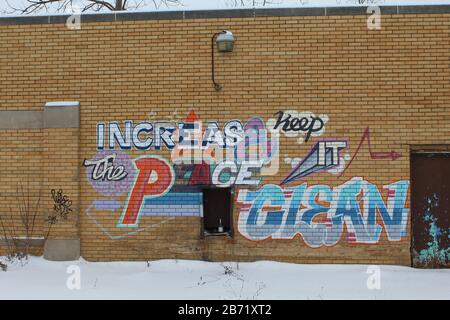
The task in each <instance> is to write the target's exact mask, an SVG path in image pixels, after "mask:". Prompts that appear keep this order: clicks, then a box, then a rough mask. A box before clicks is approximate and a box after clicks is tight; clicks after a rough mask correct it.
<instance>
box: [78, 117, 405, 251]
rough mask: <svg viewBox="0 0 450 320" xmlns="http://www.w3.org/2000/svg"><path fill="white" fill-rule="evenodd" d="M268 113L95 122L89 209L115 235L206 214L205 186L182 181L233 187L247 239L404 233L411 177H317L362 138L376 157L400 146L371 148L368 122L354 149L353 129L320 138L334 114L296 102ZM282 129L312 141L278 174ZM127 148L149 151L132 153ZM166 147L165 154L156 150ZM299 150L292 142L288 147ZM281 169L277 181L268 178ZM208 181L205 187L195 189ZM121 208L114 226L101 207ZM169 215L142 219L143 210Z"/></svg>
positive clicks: (398, 236) (334, 167) (355, 240)
mask: <svg viewBox="0 0 450 320" xmlns="http://www.w3.org/2000/svg"><path fill="white" fill-rule="evenodd" d="M274 116H275V117H276V118H270V119H268V120H267V122H264V120H263V119H262V118H261V117H257V116H256V117H251V118H249V119H248V120H247V121H241V120H238V119H230V120H228V119H227V120H225V121H223V122H222V125H221V124H220V123H219V122H217V121H208V122H202V121H201V119H200V118H199V117H198V116H197V114H196V113H195V112H194V111H190V112H189V114H188V115H187V116H186V117H185V118H184V120H181V121H180V120H179V119H178V114H177V117H176V118H177V120H176V121H170V120H168V121H167V120H164V121H162V120H158V119H157V117H156V114H152V117H151V119H149V120H146V121H143V122H134V121H131V120H125V121H123V122H122V123H118V122H116V121H111V122H100V123H98V124H97V137H96V149H97V154H96V155H95V156H93V157H92V158H91V159H86V160H84V162H83V166H84V167H85V169H86V178H87V180H88V182H89V183H90V185H91V186H92V187H93V188H94V190H95V191H96V192H97V193H98V194H99V195H100V197H99V198H98V199H96V200H95V201H93V202H92V204H91V205H90V206H89V208H88V209H87V211H86V214H87V215H88V216H89V217H90V218H91V219H92V220H93V222H94V223H95V224H96V225H97V226H98V227H99V228H100V229H101V230H102V231H103V232H104V233H105V234H106V235H107V236H108V237H109V238H110V239H112V240H117V239H122V238H123V237H126V236H129V235H133V234H136V233H137V232H141V231H144V230H148V228H156V227H159V226H161V225H162V224H164V223H167V222H169V221H171V220H172V219H175V218H176V217H202V216H203V209H202V203H203V195H202V192H201V191H192V190H195V188H194V189H186V191H183V192H182V191H177V190H176V189H174V188H173V187H174V186H175V185H176V186H180V185H182V186H215V187H231V186H236V187H237V191H236V194H237V196H236V199H235V200H236V202H237V204H239V206H237V207H238V208H239V209H238V210H239V211H238V224H237V228H238V231H239V232H240V234H241V235H242V236H243V237H244V238H246V239H247V240H250V241H261V240H266V239H274V240H292V239H294V238H295V237H301V238H302V239H303V241H304V242H305V243H306V244H307V245H308V246H309V247H311V248H319V247H322V246H333V245H335V244H337V243H338V242H339V241H342V236H343V234H345V235H346V242H348V243H351V244H376V243H378V242H379V240H380V237H381V234H382V231H383V230H384V232H385V234H386V236H387V239H388V240H389V241H401V240H402V239H404V238H405V236H406V225H407V222H408V216H409V209H408V208H407V205H406V200H407V196H408V190H409V181H408V180H400V181H395V182H392V183H389V184H386V185H383V186H381V187H379V186H377V185H375V184H373V183H371V182H369V181H367V180H365V179H363V178H362V177H359V176H356V177H353V178H350V179H349V180H348V181H346V182H344V183H342V184H340V185H338V186H330V185H327V184H318V185H310V184H309V183H308V181H307V179H308V178H309V177H310V176H312V175H317V174H324V173H325V174H333V175H335V177H334V179H339V177H341V176H342V174H343V173H344V172H345V171H346V170H347V169H348V168H349V167H350V166H351V165H352V163H353V161H354V160H355V158H356V157H357V155H358V153H359V152H360V150H361V148H362V147H363V146H367V147H368V149H369V153H370V158H371V159H372V160H386V161H395V160H397V159H398V158H400V157H401V154H400V153H398V152H396V151H388V152H379V151H378V152H376V151H373V150H372V145H371V140H370V131H369V128H366V129H365V130H364V131H363V134H362V136H361V139H360V141H359V144H358V145H357V148H356V151H355V152H354V153H353V154H350V151H349V150H350V148H349V147H350V140H349V138H347V137H334V138H323V137H321V136H322V135H324V133H325V129H326V127H327V126H328V125H329V124H328V122H329V118H328V116H327V115H324V114H320V115H317V116H316V115H315V114H313V113H312V112H299V111H295V110H290V111H279V112H277V113H275V114H274ZM280 135H284V137H286V138H288V139H295V143H296V144H297V145H304V144H306V143H310V144H311V146H310V147H309V151H308V152H307V153H305V154H300V153H297V154H295V155H292V156H289V155H285V161H284V162H285V163H286V164H290V165H291V168H290V171H289V172H288V173H287V175H286V176H278V173H279V166H280V162H279V156H280V149H281V148H280V145H279V144H280V142H279V141H280ZM130 150H138V151H141V152H142V153H143V154H144V155H142V156H140V157H137V158H134V159H132V158H130V157H129V156H128V154H127V152H128V151H130ZM163 150H165V151H166V152H165V154H169V155H170V156H169V157H167V158H164V157H162V156H161V155H159V154H158V152H161V151H163ZM290 150H292V148H291V149H290ZM270 176H272V177H274V178H272V179H271V181H274V180H278V181H279V184H272V183H267V182H264V179H265V178H266V177H270ZM196 190H201V189H196ZM96 212H109V213H111V214H114V215H115V216H117V217H118V218H117V219H118V220H117V224H116V228H134V230H133V231H128V232H124V233H122V234H121V235H113V234H112V232H111V231H110V230H108V229H107V228H105V227H104V226H103V225H102V224H101V223H99V221H98V220H97V219H95V217H94V215H95V213H96ZM146 217H165V219H164V220H162V221H160V222H158V223H156V224H153V225H151V226H150V227H146V228H140V227H139V222H140V219H141V218H146Z"/></svg>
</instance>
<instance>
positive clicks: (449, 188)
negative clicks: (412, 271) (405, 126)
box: [411, 153, 450, 268]
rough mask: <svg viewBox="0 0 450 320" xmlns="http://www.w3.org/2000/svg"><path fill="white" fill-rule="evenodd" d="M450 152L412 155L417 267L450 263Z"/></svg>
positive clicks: (413, 236)
mask: <svg viewBox="0 0 450 320" xmlns="http://www.w3.org/2000/svg"><path fill="white" fill-rule="evenodd" d="M449 215H450V154H448V153H447V154H445V153H413V154H411V228H412V229H411V255H412V263H413V266H414V267H418V268H445V267H447V268H448V267H449V266H450V263H449V261H450V238H449V237H450V223H449V220H450V219H449Z"/></svg>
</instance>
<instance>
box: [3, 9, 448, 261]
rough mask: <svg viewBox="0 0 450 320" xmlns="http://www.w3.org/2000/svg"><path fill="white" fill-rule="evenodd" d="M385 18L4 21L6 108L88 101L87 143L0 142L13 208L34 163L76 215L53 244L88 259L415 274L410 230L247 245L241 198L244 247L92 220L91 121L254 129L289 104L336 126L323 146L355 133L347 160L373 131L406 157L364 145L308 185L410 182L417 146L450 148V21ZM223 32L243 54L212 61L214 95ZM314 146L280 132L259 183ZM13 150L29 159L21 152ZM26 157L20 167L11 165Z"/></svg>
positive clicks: (151, 221)
mask: <svg viewBox="0 0 450 320" xmlns="http://www.w3.org/2000/svg"><path fill="white" fill-rule="evenodd" d="M382 19H383V20H382V29H381V30H368V29H367V27H366V17H365V16H362V15H361V16H329V17H258V18H227V19H196V20H144V21H125V22H92V23H82V29H81V30H68V29H66V28H65V26H64V25H63V24H52V25H11V26H0V33H1V37H0V81H1V83H2V86H0V110H41V109H42V107H43V105H44V104H45V102H47V101H61V100H75V101H80V119H81V125H80V130H79V137H77V138H75V136H76V133H74V132H72V131H71V130H62V131H61V132H59V131H58V132H54V134H56V136H57V137H58V139H57V140H53V139H52V141H50V142H49V144H48V145H49V149H48V150H47V149H46V150H43V149H40V148H39V147H35V144H34V143H32V142H33V141H36V144H39V141H40V140H41V139H43V141H46V140H45V139H46V133H45V132H44V130H42V131H40V132H37V133H35V132H24V131H20V132H9V131H2V132H0V134H1V137H2V139H1V141H2V142H1V143H2V154H1V155H0V157H1V160H2V161H1V166H2V172H4V174H3V175H2V177H0V181H2V183H1V185H0V190H2V195H1V199H0V201H1V203H2V207H4V206H6V205H8V204H9V205H11V200H10V199H8V198H7V197H5V196H4V195H6V194H10V193H12V192H13V191H14V189H13V185H14V182H15V180H17V179H18V176H19V173H20V174H22V173H25V171H24V170H28V169H23V170H22V169H21V168H30V166H31V162H32V161H37V160H36V159H37V158H36V156H35V153H36V154H39V157H40V161H37V162H38V163H37V165H38V166H42V167H43V168H42V171H41V173H40V174H39V173H38V172H35V173H33V175H35V178H36V181H41V182H40V186H42V188H43V192H44V193H47V194H48V192H49V189H51V188H52V187H51V185H52V184H53V185H54V184H55V182H60V183H57V185H58V186H55V187H56V188H63V189H64V190H67V193H68V195H69V196H70V198H71V199H73V201H74V208H77V210H76V213H77V214H78V215H79V216H78V217H73V218H74V219H75V220H74V221H71V222H68V223H67V224H65V225H63V226H61V227H58V229H57V233H56V234H57V235H58V236H60V237H68V238H71V237H74V236H77V234H78V233H79V235H80V237H81V253H82V256H83V257H84V258H86V259H88V260H95V261H97V260H122V259H137V260H141V259H156V258H186V259H209V260H245V261H247V260H258V259H275V260H280V261H290V262H292V261H293V262H305V263H386V264H402V265H409V264H410V252H409V250H410V234H409V223H408V226H407V231H408V234H407V236H406V237H405V238H404V239H402V240H401V241H399V242H394V241H388V239H387V236H386V233H385V231H383V232H382V234H381V237H380V241H379V242H378V243H377V244H349V243H347V241H346V240H345V233H346V231H345V230H344V235H343V236H342V239H341V240H340V241H339V242H338V244H336V245H334V246H332V247H321V248H310V247H309V246H307V245H306V244H305V243H304V241H303V240H302V238H301V237H300V236H296V237H295V238H294V239H291V240H271V239H268V240H264V241H257V242H255V241H249V240H247V239H245V238H244V237H243V236H242V235H241V234H240V233H239V232H238V230H237V224H238V215H239V212H240V204H239V203H238V202H237V201H235V203H234V212H233V221H234V226H235V230H234V237H233V239H229V238H226V237H214V238H206V239H202V238H201V237H200V232H201V222H200V219H199V218H195V217H177V218H174V219H172V220H170V221H166V220H167V219H163V218H160V217H145V218H143V219H141V221H140V225H139V227H140V228H143V229H146V230H145V231H142V232H138V233H136V234H134V235H130V236H127V237H125V238H121V239H118V240H112V239H111V238H110V237H108V236H107V235H106V234H105V232H104V231H102V229H100V228H99V226H98V225H97V224H95V223H93V220H92V219H90V218H89V217H88V216H87V215H86V210H87V209H88V208H89V206H90V205H91V203H92V201H94V200H95V199H98V198H99V195H98V194H97V193H96V192H95V191H94V190H93V188H92V187H91V185H90V184H89V183H88V181H87V178H86V174H85V170H84V168H83V167H82V165H81V164H82V162H83V160H84V159H89V158H92V157H93V156H95V154H96V153H97V150H96V124H97V123H98V122H109V121H118V122H120V123H122V121H123V120H133V121H134V122H136V123H137V122H140V121H145V120H148V121H156V120H174V121H183V120H184V119H185V117H186V116H187V114H188V113H189V111H191V110H194V111H195V113H196V114H197V115H198V117H199V118H200V119H201V120H202V121H203V122H204V123H206V122H207V121H218V123H219V126H220V127H222V126H223V125H224V123H225V122H226V121H228V120H231V119H240V120H241V121H242V122H243V123H245V121H247V120H248V119H249V118H251V117H253V116H258V117H261V118H262V119H263V120H264V121H267V120H268V119H269V118H273V117H274V113H275V112H277V111H279V110H283V111H284V110H297V111H309V112H313V113H314V114H316V115H320V114H326V115H327V116H328V118H329V121H328V122H327V125H326V132H325V133H324V135H323V136H322V137H323V138H335V137H346V138H348V139H349V140H348V141H349V148H348V152H349V154H351V155H352V154H353V153H354V152H355V151H356V148H357V146H358V143H359V141H360V138H361V135H362V133H363V131H364V129H365V128H366V127H370V133H371V143H372V148H373V150H374V151H390V150H395V151H397V152H400V153H401V154H402V157H401V158H400V159H398V160H396V161H387V160H373V159H371V157H370V155H369V153H368V149H367V146H364V147H363V148H362V149H361V151H360V153H359V155H358V156H357V157H356V158H355V160H354V161H353V164H352V166H351V167H350V168H349V170H347V171H346V172H345V173H344V175H343V176H342V177H339V176H336V175H331V174H328V173H323V174H318V175H313V176H310V177H308V178H307V179H306V181H307V183H308V185H316V184H326V185H329V186H331V187H336V186H339V185H341V184H342V183H344V182H345V181H347V180H349V179H350V178H352V177H364V179H366V180H368V181H370V182H371V183H373V184H376V185H377V187H378V188H379V189H380V190H382V186H383V185H386V184H390V183H393V182H395V181H399V180H409V152H410V147H411V145H423V144H429V145H442V144H449V143H450V135H449V133H450V126H449V120H450V107H449V97H450V68H449V58H450V50H449V43H450V38H449V35H450V16H449V15H448V14H419V15H413V14H408V15H383V17H382ZM223 29H228V30H231V31H232V32H233V33H234V35H235V37H236V44H235V50H234V52H233V53H229V54H217V55H216V78H217V81H218V82H219V83H221V84H222V85H223V90H222V91H221V92H216V91H215V90H214V89H213V87H212V83H211V71H210V69H211V65H210V54H211V53H210V50H211V47H210V46H211V44H210V41H211V36H212V34H213V33H215V32H217V31H220V30H223ZM322 137H321V138H322ZM77 139H79V140H77ZM77 141H79V154H78V158H76V155H75V154H76V153H75V150H77V149H76V148H78V146H75V144H76V143H77ZM316 141H318V140H317V139H316V138H312V139H311V141H309V142H308V143H304V144H298V143H296V141H295V139H294V140H293V139H291V138H286V137H284V136H283V135H281V138H280V170H279V173H278V174H277V175H276V176H273V177H270V176H269V177H264V183H273V184H279V183H280V181H281V180H282V179H283V178H284V177H285V176H286V175H287V174H288V173H289V171H290V170H291V167H290V166H289V165H287V164H285V162H284V158H285V157H286V156H289V157H304V156H305V155H306V154H307V153H308V152H309V150H310V148H311V146H312V145H313V143H315V142H316ZM22 142H23V143H22ZM18 143H20V150H19V149H17V148H19V147H15V146H16V144H18ZM24 147H29V148H30V149H27V148H25V149H23V148H24ZM5 150H6V151H5ZM127 153H128V155H129V156H130V157H132V158H134V157H137V156H140V155H144V154H157V155H159V156H163V157H165V158H167V159H170V153H169V152H168V151H167V150H161V151H154V150H150V151H147V152H145V151H137V150H132V151H129V152H127ZM17 155H20V159H18V160H19V161H13V160H12V159H14V157H16V156H17ZM22 161H23V162H24V163H23V164H22ZM30 170H31V169H30ZM5 172H8V173H7V174H6V175H5ZM16 173H17V174H16ZM77 173H78V179H77V176H76V174H77ZM39 179H41V180H39ZM78 182H79V187H78ZM36 183H37V182H36ZM78 188H79V189H78ZM238 191H239V188H237V190H236V194H237V193H238ZM121 200H124V199H121ZM407 206H408V207H409V197H408V203H407ZM97 218H98V221H100V222H101V224H102V226H104V227H105V228H106V229H107V230H109V232H110V235H111V236H112V237H113V238H114V236H120V235H121V234H123V232H132V231H133V230H131V229H128V228H125V230H117V228H115V226H116V224H117V215H114V214H108V213H107V212H104V213H99V216H98V217H97ZM164 221H165V222H164ZM161 222H164V223H161ZM78 224H79V230H77V229H78V228H77V226H78Z"/></svg>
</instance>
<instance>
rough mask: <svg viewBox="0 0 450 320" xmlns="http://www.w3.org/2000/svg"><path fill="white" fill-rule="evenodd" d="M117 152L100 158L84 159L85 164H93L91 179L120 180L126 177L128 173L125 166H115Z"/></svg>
mask: <svg viewBox="0 0 450 320" xmlns="http://www.w3.org/2000/svg"><path fill="white" fill-rule="evenodd" d="M115 159H116V155H115V154H111V155H108V156H106V157H105V158H103V159H99V160H84V162H83V166H85V167H90V166H93V167H94V169H93V170H92V174H91V179H92V180H93V181H97V180H106V181H120V180H122V179H125V178H126V176H127V175H128V173H127V172H126V171H125V168H124V167H123V166H117V167H114V160H115Z"/></svg>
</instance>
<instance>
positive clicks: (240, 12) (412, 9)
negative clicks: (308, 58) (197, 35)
mask: <svg viewBox="0 0 450 320" xmlns="http://www.w3.org/2000/svg"><path fill="white" fill-rule="evenodd" d="M380 9H381V13H384V14H439V13H450V5H412V6H380ZM363 14H364V15H365V14H367V7H317V8H303V7H301V8H255V9H226V10H192V11H148V12H123V11H121V12H107V13H96V14H82V15H81V21H82V22H115V21H130V20H187V19H215V18H216V19H217V18H254V17H286V16H343V15H363ZM69 16H70V15H45V16H44V15H42V16H40V15H38V16H14V17H8V16H6V17H0V25H15V24H57V23H65V22H66V21H67V18H68V17H69Z"/></svg>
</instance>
